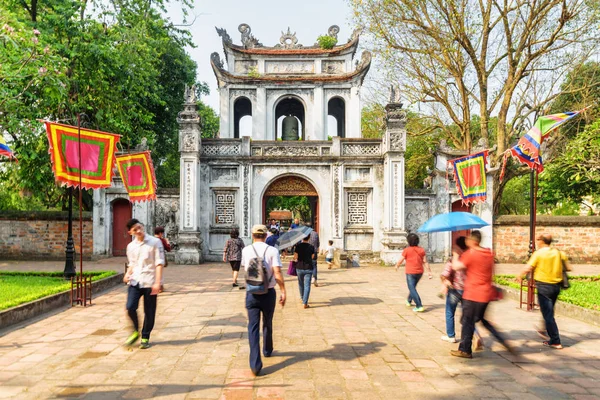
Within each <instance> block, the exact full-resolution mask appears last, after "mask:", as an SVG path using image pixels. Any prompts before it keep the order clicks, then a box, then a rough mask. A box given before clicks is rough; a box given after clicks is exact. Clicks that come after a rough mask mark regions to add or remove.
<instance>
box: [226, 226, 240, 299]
mask: <svg viewBox="0 0 600 400" xmlns="http://www.w3.org/2000/svg"><path fill="white" fill-rule="evenodd" d="M229 237H230V238H229V239H227V242H225V248H224V249H223V262H229V264H230V265H231V271H232V274H233V277H232V278H233V284H232V286H233V287H238V286H239V285H238V283H237V278H238V274H239V273H240V265H241V262H242V250H243V249H244V246H245V245H244V241H243V240H242V239H240V231H239V230H237V229H235V228H234V229H232V230H231V232H230V233H229Z"/></svg>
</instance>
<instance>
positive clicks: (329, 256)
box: [325, 240, 335, 269]
mask: <svg viewBox="0 0 600 400" xmlns="http://www.w3.org/2000/svg"><path fill="white" fill-rule="evenodd" d="M334 253H335V247H333V240H330V241H329V246H327V248H326V249H325V262H326V263H327V269H331V267H332V266H333V255H334Z"/></svg>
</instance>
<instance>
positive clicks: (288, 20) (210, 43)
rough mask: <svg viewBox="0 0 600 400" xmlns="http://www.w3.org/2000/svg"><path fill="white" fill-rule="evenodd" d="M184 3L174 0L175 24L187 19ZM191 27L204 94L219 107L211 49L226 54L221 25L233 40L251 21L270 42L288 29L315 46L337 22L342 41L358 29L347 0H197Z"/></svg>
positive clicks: (236, 40) (193, 54)
mask: <svg viewBox="0 0 600 400" xmlns="http://www.w3.org/2000/svg"><path fill="white" fill-rule="evenodd" d="M182 16H183V14H182V12H181V6H180V5H178V4H171V6H170V8H169V12H168V14H167V17H168V18H169V19H170V20H171V21H172V22H173V23H174V24H182V23H183V22H182V21H183V19H182ZM194 17H195V18H196V19H195V21H194V23H193V25H191V26H189V27H187V29H189V31H190V32H191V34H192V38H193V42H194V43H195V44H196V46H197V47H196V48H190V49H188V52H189V54H190V56H191V57H192V59H193V60H194V61H196V63H197V64H198V70H197V80H198V81H204V82H207V83H208V84H209V86H210V91H211V93H210V95H209V96H208V97H205V98H203V99H202V100H203V101H204V102H205V103H207V104H208V105H210V106H211V107H213V109H215V110H217V112H218V109H219V107H218V106H219V93H218V91H217V81H216V78H215V75H214V73H213V71H212V68H211V66H210V54H211V53H213V52H215V51H216V52H218V53H219V55H220V56H221V59H222V60H223V59H224V57H225V56H224V54H223V46H222V44H221V38H220V37H219V35H217V32H216V31H215V26H216V27H219V28H225V29H226V30H227V33H229V36H231V38H232V40H233V43H235V44H241V40H240V39H241V34H240V33H239V32H238V26H239V25H240V24H241V23H246V24H248V25H250V27H251V29H252V32H251V33H252V34H253V35H254V36H255V37H256V38H257V39H258V40H259V41H260V42H261V43H262V44H263V45H265V46H274V45H275V44H277V43H279V38H280V37H281V33H282V31H284V32H285V31H287V28H288V27H289V28H290V30H291V32H292V33H294V32H296V37H297V38H298V43H299V44H303V45H305V46H312V45H313V44H314V43H315V42H316V39H317V37H318V36H319V35H324V34H326V33H327V29H328V28H329V27H330V26H331V25H338V26H339V27H340V33H339V34H338V42H339V43H345V42H346V41H347V40H348V38H350V35H351V34H352V31H353V29H354V28H353V25H352V21H351V17H352V14H351V8H350V6H349V4H348V2H347V1H346V0H299V1H281V0H246V1H242V0H196V1H195V2H194V9H193V10H191V12H190V15H189V16H188V23H191V21H193V20H194Z"/></svg>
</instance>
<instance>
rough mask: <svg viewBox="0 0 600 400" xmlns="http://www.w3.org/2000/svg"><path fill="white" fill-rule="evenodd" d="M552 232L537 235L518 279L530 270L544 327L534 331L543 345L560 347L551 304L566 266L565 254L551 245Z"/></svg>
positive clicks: (553, 302)
mask: <svg viewBox="0 0 600 400" xmlns="http://www.w3.org/2000/svg"><path fill="white" fill-rule="evenodd" d="M551 244H552V236H551V235H549V234H543V235H540V236H538V237H537V239H536V247H537V250H536V251H535V252H533V254H532V255H531V258H530V259H529V261H528V262H527V267H526V268H525V269H523V271H521V273H520V274H519V282H520V281H521V280H523V278H525V276H527V274H529V273H530V272H531V271H533V280H534V281H535V287H536V288H537V294H538V304H539V305H540V311H541V312H542V316H543V317H544V323H545V329H538V330H537V332H538V334H539V335H540V336H542V338H544V339H545V340H544V342H543V344H544V346H548V347H552V348H553V349H562V348H563V346H562V344H561V342H560V334H559V332H558V325H557V324H556V320H555V319H554V305H555V304H556V300H557V299H558V295H559V293H560V289H561V283H562V280H563V268H565V269H566V270H567V271H568V270H570V267H569V264H568V261H567V255H566V254H565V253H564V252H562V251H560V250H558V249H557V248H555V247H552V246H551Z"/></svg>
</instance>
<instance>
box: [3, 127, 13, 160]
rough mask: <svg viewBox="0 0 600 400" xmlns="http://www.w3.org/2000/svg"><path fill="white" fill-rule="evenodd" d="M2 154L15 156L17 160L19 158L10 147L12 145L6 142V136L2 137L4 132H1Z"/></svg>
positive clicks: (9, 156) (10, 156)
mask: <svg viewBox="0 0 600 400" xmlns="http://www.w3.org/2000/svg"><path fill="white" fill-rule="evenodd" d="M0 155H3V156H6V157H8V158H14V159H15V160H16V159H17V158H16V157H15V155H14V153H13V152H12V150H11V149H10V147H8V145H7V144H6V140H4V137H2V134H1V133H0Z"/></svg>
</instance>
